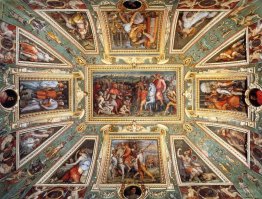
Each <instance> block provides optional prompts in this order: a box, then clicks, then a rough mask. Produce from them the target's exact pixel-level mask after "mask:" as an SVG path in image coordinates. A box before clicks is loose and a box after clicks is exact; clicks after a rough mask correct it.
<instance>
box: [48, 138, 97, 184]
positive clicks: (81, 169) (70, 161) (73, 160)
mask: <svg viewBox="0 0 262 199" xmlns="http://www.w3.org/2000/svg"><path fill="white" fill-rule="evenodd" d="M94 145H95V141H94V140H85V141H84V142H83V143H82V144H81V145H80V146H79V147H78V149H77V150H76V151H75V152H74V153H73V154H72V155H70V156H69V157H68V158H67V159H66V160H65V162H64V163H63V164H62V165H61V166H60V167H59V168H58V169H57V170H56V171H55V173H54V174H53V175H52V176H51V178H50V179H49V180H47V183H49V184H85V183H86V181H87V180H88V176H89V173H90V167H91V165H92V163H93V150H94Z"/></svg>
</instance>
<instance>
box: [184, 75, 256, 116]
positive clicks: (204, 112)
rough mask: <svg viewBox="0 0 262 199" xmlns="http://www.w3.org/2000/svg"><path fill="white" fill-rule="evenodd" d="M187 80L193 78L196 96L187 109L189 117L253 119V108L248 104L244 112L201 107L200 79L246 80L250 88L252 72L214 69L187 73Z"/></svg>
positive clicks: (194, 94)
mask: <svg viewBox="0 0 262 199" xmlns="http://www.w3.org/2000/svg"><path fill="white" fill-rule="evenodd" d="M185 79H187V80H189V79H191V81H192V83H193V85H194V91H193V96H194V97H195V99H196V100H195V103H193V106H192V107H191V110H190V109H187V110H186V114H187V115H188V116H189V117H196V116H202V117H212V118H214V117H216V118H227V117H229V118H230V117H233V118H235V119H238V120H240V121H241V120H244V121H251V109H250V107H249V106H248V105H247V113H244V112H237V111H230V110H218V109H206V108H200V103H199V102H200V81H201V80H211V81H212V80H214V81H216V80H222V81H228V80H246V82H247V89H248V88H249V86H250V84H251V82H252V81H253V79H252V73H251V72H243V71H230V70H214V71H209V72H201V73H191V72H189V73H187V74H186V78H185Z"/></svg>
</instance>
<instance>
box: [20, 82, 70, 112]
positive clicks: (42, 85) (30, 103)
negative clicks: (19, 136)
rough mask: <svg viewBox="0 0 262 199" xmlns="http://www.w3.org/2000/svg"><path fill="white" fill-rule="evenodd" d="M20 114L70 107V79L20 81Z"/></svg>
mask: <svg viewBox="0 0 262 199" xmlns="http://www.w3.org/2000/svg"><path fill="white" fill-rule="evenodd" d="M19 87H20V90H19V95H20V102H19V111H20V115H23V114H28V113H37V112H44V111H53V110H66V109H69V81H57V80H23V79H20V81H19Z"/></svg>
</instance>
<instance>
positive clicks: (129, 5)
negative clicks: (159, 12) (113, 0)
mask: <svg viewBox="0 0 262 199" xmlns="http://www.w3.org/2000/svg"><path fill="white" fill-rule="evenodd" d="M123 6H124V7H125V8H126V9H129V10H137V9H139V8H140V7H141V6H142V3H141V2H140V1H136V0H126V1H124V2H123Z"/></svg>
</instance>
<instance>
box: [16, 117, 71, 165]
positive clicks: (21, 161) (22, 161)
mask: <svg viewBox="0 0 262 199" xmlns="http://www.w3.org/2000/svg"><path fill="white" fill-rule="evenodd" d="M72 124H73V122H60V123H53V124H48V125H41V126H37V127H31V128H26V129H23V130H18V131H16V146H17V147H16V169H19V168H20V167H22V166H23V165H24V164H26V163H27V162H28V161H30V160H31V159H32V158H33V157H35V156H36V155H37V154H39V153H40V152H41V151H42V150H43V149H44V148H46V147H47V146H48V145H49V144H51V143H52V142H53V141H54V140H55V139H56V138H58V137H59V136H60V135H62V134H63V133H64V132H65V131H66V130H67V129H68V128H69V127H70V126H71V125H72ZM58 126H63V127H62V128H61V129H60V130H58V131H57V132H55V133H54V134H53V135H51V136H50V137H49V138H48V139H47V140H45V141H44V142H43V143H42V144H41V145H39V146H38V147H37V148H36V149H34V150H33V151H32V152H31V153H29V154H28V155H27V156H25V157H24V158H23V159H20V147H19V142H20V135H21V134H23V133H27V132H30V131H32V130H40V129H47V128H50V127H58Z"/></svg>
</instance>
